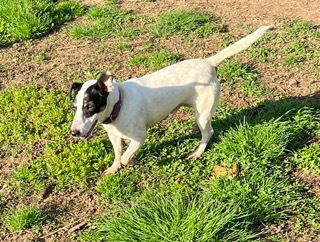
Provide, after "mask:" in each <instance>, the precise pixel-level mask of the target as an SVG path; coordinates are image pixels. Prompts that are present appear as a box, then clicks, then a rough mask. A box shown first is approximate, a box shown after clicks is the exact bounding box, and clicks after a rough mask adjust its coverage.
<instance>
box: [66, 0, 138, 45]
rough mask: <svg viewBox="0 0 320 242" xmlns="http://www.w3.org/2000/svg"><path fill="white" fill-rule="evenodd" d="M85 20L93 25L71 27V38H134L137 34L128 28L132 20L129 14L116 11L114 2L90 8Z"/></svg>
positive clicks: (123, 11) (134, 30)
mask: <svg viewBox="0 0 320 242" xmlns="http://www.w3.org/2000/svg"><path fill="white" fill-rule="evenodd" d="M87 18H88V19H89V20H90V21H91V22H93V23H89V24H87V25H75V26H73V28H72V31H71V36H72V37H74V38H85V39H102V38H107V37H111V36H122V37H134V36H136V35H137V34H138V30H136V29H134V28H131V27H130V26H128V24H129V23H130V21H131V20H132V19H133V17H132V15H131V13H130V12H129V11H125V10H120V9H118V8H117V6H116V5H115V3H114V2H112V3H106V4H105V6H104V7H95V8H91V9H90V10H89V11H88V13H87Z"/></svg>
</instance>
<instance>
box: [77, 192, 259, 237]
mask: <svg viewBox="0 0 320 242" xmlns="http://www.w3.org/2000/svg"><path fill="white" fill-rule="evenodd" d="M237 208H238V206H237V204H235V203H233V202H232V201H231V202H229V203H227V204H224V203H221V202H220V201H219V200H215V199H211V196H210V195H209V194H207V193H202V194H201V195H200V196H196V197H194V196H188V195H187V194H185V193H183V192H181V193H177V192H174V193H170V192H168V193H161V192H159V191H152V192H146V193H145V194H144V195H143V196H142V197H141V198H140V199H139V202H138V203H135V204H133V205H132V206H131V207H129V208H127V209H124V210H122V211H121V213H120V214H121V217H118V218H117V217H107V218H105V219H103V220H100V221H98V222H97V223H96V224H95V229H93V230H91V231H89V232H87V233H86V234H85V235H84V236H83V239H84V240H88V241H89V240H90V241H91V240H94V241H100V240H107V241H124V240H125V241H187V240H190V241H212V240H213V241H217V240H221V241H226V240H248V239H250V238H253V237H255V236H256V234H254V233H250V232H249V231H247V223H246V222H241V223H235V222H236V221H238V220H241V219H243V218H244V217H246V216H247V214H239V213H237Z"/></svg>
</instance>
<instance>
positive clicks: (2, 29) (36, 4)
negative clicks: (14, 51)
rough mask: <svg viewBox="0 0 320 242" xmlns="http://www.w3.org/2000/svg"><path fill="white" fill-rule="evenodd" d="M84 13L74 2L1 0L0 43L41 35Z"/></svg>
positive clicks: (5, 43)
mask: <svg viewBox="0 0 320 242" xmlns="http://www.w3.org/2000/svg"><path fill="white" fill-rule="evenodd" d="M83 12H84V9H83V8H82V6H81V5H80V4H79V3H76V2H74V1H62V2H58V3H56V2H54V1H51V0H2V1H1V5H0V46H1V45H7V44H9V43H12V42H16V41H20V40H24V39H31V38H32V39H34V38H38V37H40V36H43V35H44V34H47V33H48V32H49V31H50V30H52V29H54V28H55V27H56V26H59V25H61V24H63V23H65V22H68V21H70V20H71V19H73V18H74V17H76V16H80V15H82V14H83Z"/></svg>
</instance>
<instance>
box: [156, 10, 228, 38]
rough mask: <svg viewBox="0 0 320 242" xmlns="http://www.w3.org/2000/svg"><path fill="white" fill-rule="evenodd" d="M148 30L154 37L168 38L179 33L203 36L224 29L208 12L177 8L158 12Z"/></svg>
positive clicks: (181, 34) (223, 30)
mask: <svg viewBox="0 0 320 242" xmlns="http://www.w3.org/2000/svg"><path fill="white" fill-rule="evenodd" d="M150 31H151V33H152V34H153V35H154V36H156V37H162V38H168V37H170V36H179V35H180V36H185V35H193V36H195V37H203V36H207V35H211V34H213V33H220V32H225V31H226V29H225V26H224V25H222V24H221V23H220V21H219V20H218V19H217V18H215V17H213V16H211V15H209V14H206V13H202V12H197V11H191V10H177V11H174V12H167V13H163V14H160V15H159V16H158V18H157V19H156V21H155V23H154V24H153V25H152V26H151V27H150Z"/></svg>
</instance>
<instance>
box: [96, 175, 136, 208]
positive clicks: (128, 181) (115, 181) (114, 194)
mask: <svg viewBox="0 0 320 242" xmlns="http://www.w3.org/2000/svg"><path fill="white" fill-rule="evenodd" d="M140 177H141V175H140V174H139V173H138V172H136V171H135V170H132V169H124V170H121V171H120V172H119V173H117V174H114V175H109V176H104V177H103V178H102V179H101V180H100V181H99V182H98V185H97V191H98V192H99V193H100V194H101V196H102V197H103V198H104V199H106V200H107V201H109V202H113V201H116V200H123V199H130V198H132V196H133V194H134V193H135V192H136V191H137V190H138V183H139V181H140Z"/></svg>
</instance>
